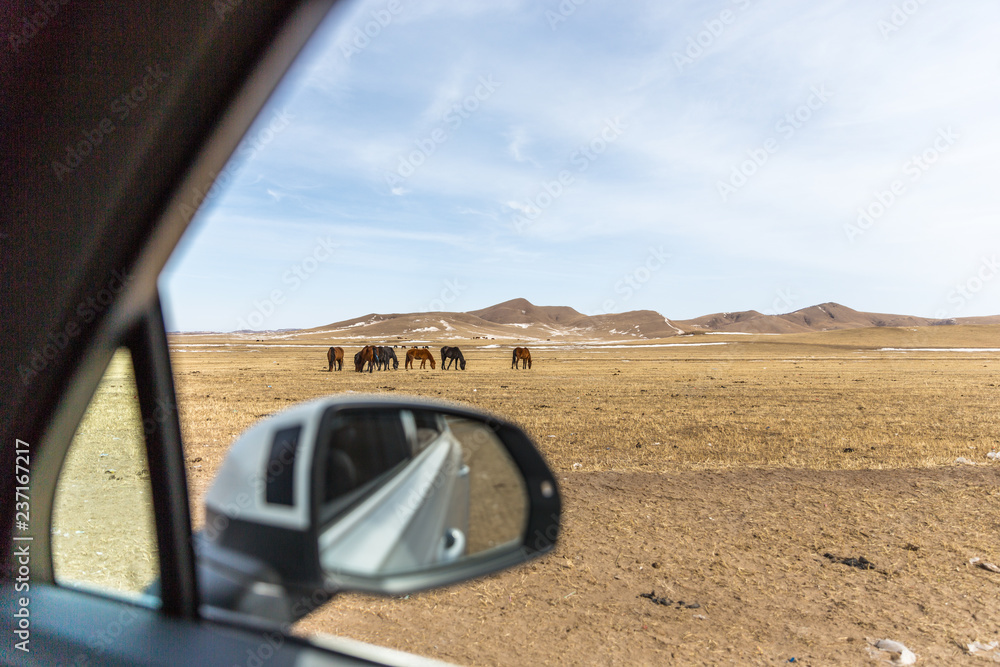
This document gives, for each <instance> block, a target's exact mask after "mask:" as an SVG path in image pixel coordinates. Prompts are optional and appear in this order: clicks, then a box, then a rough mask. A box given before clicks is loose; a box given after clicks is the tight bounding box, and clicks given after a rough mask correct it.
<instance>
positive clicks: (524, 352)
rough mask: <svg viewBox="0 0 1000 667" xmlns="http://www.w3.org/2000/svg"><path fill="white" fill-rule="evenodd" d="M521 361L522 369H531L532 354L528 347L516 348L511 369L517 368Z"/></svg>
mask: <svg viewBox="0 0 1000 667" xmlns="http://www.w3.org/2000/svg"><path fill="white" fill-rule="evenodd" d="M518 361H520V362H522V363H521V368H525V367H527V368H531V352H528V348H526V347H515V348H514V356H513V357H512V358H511V362H510V367H511V368H517V362H518Z"/></svg>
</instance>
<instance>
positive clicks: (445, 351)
mask: <svg viewBox="0 0 1000 667" xmlns="http://www.w3.org/2000/svg"><path fill="white" fill-rule="evenodd" d="M452 361H454V362H455V370H458V367H459V366H461V367H462V370H463V371H464V370H465V357H463V356H462V351H461V350H460V349H458V348H457V347H449V346H448V345H445V346H444V347H442V348H441V370H443V371H446V370H448V367H449V366H451V362H452Z"/></svg>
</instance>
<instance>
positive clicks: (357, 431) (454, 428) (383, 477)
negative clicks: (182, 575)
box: [197, 397, 560, 622]
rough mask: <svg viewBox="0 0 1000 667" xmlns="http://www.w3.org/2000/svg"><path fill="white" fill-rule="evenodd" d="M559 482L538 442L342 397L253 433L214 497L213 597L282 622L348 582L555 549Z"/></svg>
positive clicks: (469, 570) (471, 421)
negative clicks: (310, 601)
mask: <svg viewBox="0 0 1000 667" xmlns="http://www.w3.org/2000/svg"><path fill="white" fill-rule="evenodd" d="M559 514H560V500H559V495H558V492H557V491H556V486H555V480H554V479H553V477H552V474H551V472H550V471H549V469H548V467H547V466H546V465H545V463H544V461H543V460H542V458H541V456H540V455H539V453H538V451H537V450H536V449H535V447H534V445H533V444H532V443H531V441H530V440H529V439H528V437H527V436H526V435H525V434H524V433H523V432H522V431H521V430H520V429H518V428H517V427H515V426H513V425H511V424H508V423H506V422H503V421H501V420H497V419H495V418H492V417H489V416H487V415H484V414H481V413H478V412H475V411H471V410H468V409H466V408H462V407H457V406H453V405H449V404H441V403H435V402H430V401H423V400H419V399H413V400H392V401H387V400H385V399H383V398H382V397H351V398H342V397H338V398H329V399H322V400H320V401H313V402H311V403H306V404H303V405H300V406H297V407H294V408H292V409H290V410H287V411H285V412H283V413H280V414H278V415H275V416H273V417H271V418H269V419H267V420H265V421H263V422H261V423H260V424H257V425H256V426H254V427H253V428H252V429H250V430H249V431H247V432H246V433H245V434H243V435H242V436H241V437H240V438H239V440H237V442H236V443H234V445H233V447H232V449H231V450H230V452H229V454H228V456H227V458H226V461H225V462H224V463H223V466H222V468H221V469H220V471H219V474H218V476H217V477H216V480H215V482H214V483H213V485H212V488H211V489H210V490H209V493H208V495H207V497H206V526H205V530H204V531H203V532H202V534H201V535H200V536H199V540H198V547H197V549H198V556H199V565H200V580H201V582H202V589H203V590H202V597H203V598H204V599H205V600H206V601H207V602H208V604H209V605H210V606H212V607H215V608H220V609H224V610H229V611H239V612H244V613H251V614H254V615H257V616H264V617H266V618H269V619H272V620H278V621H282V622H290V621H294V620H296V619H298V618H300V617H301V616H303V615H305V614H306V613H308V612H309V611H311V610H312V609H313V608H315V604H313V605H312V606H309V605H305V606H299V607H300V608H297V606H296V604H295V600H293V599H292V598H303V597H305V598H308V599H316V594H317V593H318V592H321V593H322V594H323V595H324V596H325V597H324V598H323V599H328V598H329V596H330V595H333V594H336V593H337V592H340V591H345V590H356V591H366V592H377V593H393V594H399V593H404V592H411V591H416V590H422V589H427V588H432V587H436V586H441V585H446V584H450V583H455V582H458V581H463V580H465V579H469V578H472V577H476V576H481V575H484V574H488V573H491V572H495V571H497V570H499V569H502V568H504V567H508V566H510V565H514V564H517V563H521V562H524V561H525V560H527V559H529V558H531V557H533V556H536V555H538V554H541V553H545V552H547V551H549V550H550V549H551V548H552V547H553V546H554V544H555V539H556V536H557V533H558V526H559Z"/></svg>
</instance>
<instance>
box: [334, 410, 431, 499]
mask: <svg viewBox="0 0 1000 667" xmlns="http://www.w3.org/2000/svg"><path fill="white" fill-rule="evenodd" d="M328 423H329V425H328V426H326V424H324V426H325V428H324V426H321V427H320V436H319V437H320V443H321V447H325V459H324V461H325V465H324V471H323V474H324V487H323V488H324V492H323V502H324V504H326V505H327V506H328V507H329V506H330V505H331V504H332V505H335V506H337V507H340V506H341V505H342V504H343V503H342V502H341V501H343V500H344V499H345V498H352V499H353V497H354V495H355V494H353V493H352V492H355V491H357V490H361V489H364V488H365V487H366V485H368V484H369V483H371V482H372V481H373V480H375V479H376V478H378V477H379V476H381V475H383V474H384V473H386V472H388V471H390V470H392V469H393V468H395V467H396V466H397V465H398V464H400V463H402V462H403V461H406V460H409V459H410V458H411V457H412V447H411V445H410V443H409V440H408V438H407V435H406V430H405V429H404V427H403V422H402V420H401V418H400V415H399V412H398V411H396V410H365V411H353V410H351V411H344V412H341V413H338V414H336V415H335V416H334V417H333V418H332V419H331V420H330V422H328ZM321 451H323V450H321Z"/></svg>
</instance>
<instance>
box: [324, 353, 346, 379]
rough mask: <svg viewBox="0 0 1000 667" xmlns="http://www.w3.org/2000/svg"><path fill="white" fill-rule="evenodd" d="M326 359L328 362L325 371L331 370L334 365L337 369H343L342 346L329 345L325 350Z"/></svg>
mask: <svg viewBox="0 0 1000 667" xmlns="http://www.w3.org/2000/svg"><path fill="white" fill-rule="evenodd" d="M326 361H327V363H329V364H330V366H329V368H327V369H326V372H327V373H329V372H330V371H332V370H333V367H334V365H336V366H337V370H338V371H342V370H344V348H342V347H331V348H330V349H329V350H327V351H326Z"/></svg>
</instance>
